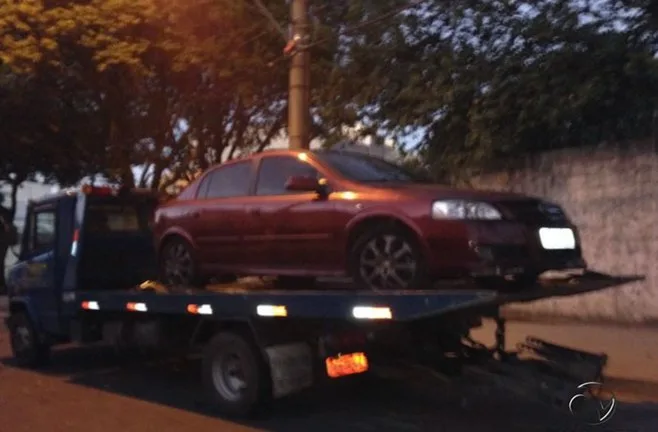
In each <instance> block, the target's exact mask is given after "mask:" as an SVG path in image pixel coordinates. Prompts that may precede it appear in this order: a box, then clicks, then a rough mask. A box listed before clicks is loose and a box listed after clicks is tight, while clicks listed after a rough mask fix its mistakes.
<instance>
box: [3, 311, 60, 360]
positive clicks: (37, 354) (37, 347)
mask: <svg viewBox="0 0 658 432" xmlns="http://www.w3.org/2000/svg"><path fill="white" fill-rule="evenodd" d="M9 333H10V339H11V350H12V353H13V355H14V359H15V360H16V362H17V363H18V365H19V366H22V367H39V366H43V365H45V364H47V363H48V361H49V360H50V345H48V344H47V343H44V342H42V341H40V340H39V334H38V333H37V331H36V330H35V328H34V325H33V324H32V321H31V320H30V318H29V317H28V316H27V315H26V314H25V313H23V312H18V313H16V314H15V315H12V316H11V318H10V320H9Z"/></svg>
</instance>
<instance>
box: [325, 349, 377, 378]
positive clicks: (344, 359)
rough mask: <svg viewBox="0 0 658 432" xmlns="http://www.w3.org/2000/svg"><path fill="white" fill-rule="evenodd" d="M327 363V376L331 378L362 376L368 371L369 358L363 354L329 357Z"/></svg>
mask: <svg viewBox="0 0 658 432" xmlns="http://www.w3.org/2000/svg"><path fill="white" fill-rule="evenodd" d="M325 363H326V365H327V375H329V376H330V377H331V378H340V377H343V376H347V375H354V374H360V373H363V372H366V371H367V370H368V358H367V357H366V355H365V354H364V353H361V352H358V353H352V354H343V355H339V356H338V357H327V360H326V362H325Z"/></svg>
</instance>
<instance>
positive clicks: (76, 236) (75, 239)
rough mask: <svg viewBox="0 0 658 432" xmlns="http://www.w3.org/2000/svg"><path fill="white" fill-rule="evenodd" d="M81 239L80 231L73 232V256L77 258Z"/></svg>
mask: <svg viewBox="0 0 658 432" xmlns="http://www.w3.org/2000/svg"><path fill="white" fill-rule="evenodd" d="M79 239H80V230H75V231H73V239H72V240H71V256H76V255H77V253H78V240H79Z"/></svg>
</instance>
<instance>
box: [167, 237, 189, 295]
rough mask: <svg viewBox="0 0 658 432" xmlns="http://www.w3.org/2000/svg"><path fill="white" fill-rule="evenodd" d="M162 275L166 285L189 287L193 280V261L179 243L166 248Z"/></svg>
mask: <svg viewBox="0 0 658 432" xmlns="http://www.w3.org/2000/svg"><path fill="white" fill-rule="evenodd" d="M164 275H165V278H166V280H167V282H168V283H171V284H174V285H190V284H191V283H192V280H193V278H194V260H193V259H192V255H191V254H190V251H189V250H188V248H187V247H186V246H185V245H184V244H183V243H180V242H176V243H173V244H171V245H169V247H167V250H166V253H165V257H164Z"/></svg>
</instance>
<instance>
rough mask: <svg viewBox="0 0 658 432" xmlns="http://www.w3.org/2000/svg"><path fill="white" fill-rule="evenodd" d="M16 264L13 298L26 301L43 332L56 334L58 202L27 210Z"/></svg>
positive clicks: (57, 321)
mask: <svg viewBox="0 0 658 432" xmlns="http://www.w3.org/2000/svg"><path fill="white" fill-rule="evenodd" d="M26 222H27V223H26V224H25V227H24V233H23V242H22V247H21V253H20V260H19V263H18V264H16V266H15V267H14V268H12V270H11V273H12V274H13V275H15V276H14V277H13V279H14V280H16V285H15V286H14V287H13V289H14V295H15V296H17V297H23V298H25V299H26V300H27V301H28V302H29V304H30V307H32V308H33V311H34V312H35V315H36V316H37V317H39V320H40V321H39V324H40V325H41V326H42V328H43V330H44V331H46V332H48V333H51V334H57V333H58V332H59V330H60V328H59V324H60V323H59V304H60V303H59V290H58V289H57V288H58V286H57V285H58V284H57V281H56V278H55V269H56V259H57V247H56V245H57V231H58V230H57V225H58V215H57V203H56V202H52V203H45V204H42V205H39V206H38V207H33V208H31V209H29V210H28V215H27V220H26Z"/></svg>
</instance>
